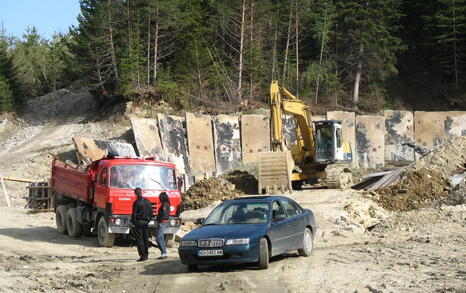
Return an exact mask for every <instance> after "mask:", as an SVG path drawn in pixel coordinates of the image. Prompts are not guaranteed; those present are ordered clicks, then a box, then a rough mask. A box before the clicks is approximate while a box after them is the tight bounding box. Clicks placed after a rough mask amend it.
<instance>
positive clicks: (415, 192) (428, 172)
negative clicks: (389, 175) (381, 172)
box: [374, 136, 466, 212]
mask: <svg viewBox="0 0 466 293" xmlns="http://www.w3.org/2000/svg"><path fill="white" fill-rule="evenodd" d="M465 167H466V137H464V136H463V137H455V138H452V139H450V140H449V141H447V142H445V143H444V144H443V145H441V146H439V147H437V148H436V149H434V150H432V151H431V152H430V153H428V154H427V155H426V156H424V157H422V158H421V159H420V160H419V161H418V162H415V163H414V164H412V165H411V166H409V167H407V168H406V169H405V170H404V171H403V173H402V175H401V180H400V181H398V182H396V183H395V184H394V185H390V186H387V187H383V188H380V189H377V195H376V196H374V200H375V201H376V202H378V203H379V204H380V205H381V206H382V207H384V208H385V209H387V210H390V211H401V212H406V211H411V210H415V209H419V208H425V207H428V206H432V205H437V202H439V199H440V198H443V197H446V196H448V195H449V194H448V191H449V190H451V187H450V183H449V182H448V178H450V176H452V175H453V174H454V173H455V172H457V171H458V170H462V169H464V168H465ZM457 197H458V195H453V197H452V198H451V200H453V201H456V202H457V201H458V200H457V199H460V198H461V196H460V197H459V198H457Z"/></svg>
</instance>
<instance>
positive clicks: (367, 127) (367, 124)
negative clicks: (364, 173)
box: [356, 116, 385, 168]
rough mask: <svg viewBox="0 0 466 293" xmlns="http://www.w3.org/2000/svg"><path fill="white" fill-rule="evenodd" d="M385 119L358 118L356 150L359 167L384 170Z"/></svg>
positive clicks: (375, 117) (373, 117)
mask: <svg viewBox="0 0 466 293" xmlns="http://www.w3.org/2000/svg"><path fill="white" fill-rule="evenodd" d="M384 146H385V119H384V117H382V116H357V117H356V150H357V157H358V163H359V167H361V168H382V167H383V166H384V156H385V148H384Z"/></svg>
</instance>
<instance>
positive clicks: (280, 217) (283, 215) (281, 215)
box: [273, 214, 286, 222]
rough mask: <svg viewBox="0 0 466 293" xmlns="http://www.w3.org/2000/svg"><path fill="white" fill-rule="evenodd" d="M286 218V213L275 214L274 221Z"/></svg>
mask: <svg viewBox="0 0 466 293" xmlns="http://www.w3.org/2000/svg"><path fill="white" fill-rule="evenodd" d="M285 218H286V216H285V214H275V215H274V216H273V221H274V222H280V221H283V220H285Z"/></svg>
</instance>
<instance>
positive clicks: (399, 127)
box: [384, 110, 414, 162]
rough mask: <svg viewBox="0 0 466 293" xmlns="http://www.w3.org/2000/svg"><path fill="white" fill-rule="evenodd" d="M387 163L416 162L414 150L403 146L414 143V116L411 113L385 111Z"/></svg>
mask: <svg viewBox="0 0 466 293" xmlns="http://www.w3.org/2000/svg"><path fill="white" fill-rule="evenodd" d="M384 117H385V161H387V162H388V161H390V162H398V161H414V150H413V149H412V148H410V147H407V146H402V145H401V144H402V143H403V142H414V115H413V113H412V112H410V111H394V110H385V111H384Z"/></svg>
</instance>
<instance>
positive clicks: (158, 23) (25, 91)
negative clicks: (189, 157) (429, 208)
mask: <svg viewBox="0 0 466 293" xmlns="http://www.w3.org/2000/svg"><path fill="white" fill-rule="evenodd" d="M80 4H81V14H80V15H79V16H78V25H76V26H73V27H71V28H70V30H69V32H68V33H67V34H57V35H55V36H54V37H53V38H52V39H51V40H47V39H44V38H43V37H41V35H40V32H38V31H37V30H36V29H35V28H34V27H31V28H29V29H28V30H27V31H26V32H25V33H24V35H23V36H21V37H13V36H9V35H8V28H2V30H1V32H0V111H10V110H12V109H14V108H15V107H21V104H22V103H24V101H25V100H26V99H27V98H30V97H33V96H36V95H41V94H44V93H47V92H50V91H53V90H55V89H58V88H61V87H65V86H68V85H70V84H71V83H72V82H73V81H75V80H81V81H83V82H85V83H86V84H87V85H88V86H89V87H90V89H91V92H92V93H94V94H95V95H96V96H99V95H102V94H104V95H105V96H106V97H113V98H115V97H117V99H122V100H123V99H127V100H130V99H134V98H138V97H141V96H143V97H149V98H154V99H163V100H165V101H167V102H169V103H172V102H176V103H178V104H179V105H193V104H202V103H211V104H212V103H214V104H215V103H217V102H219V101H222V102H223V101H225V102H232V103H240V102H241V101H244V100H249V101H250V102H257V101H262V102H266V101H267V99H268V90H269V85H270V82H271V81H272V80H278V81H279V82H280V83H281V85H283V86H285V87H286V88H288V89H289V90H290V91H291V92H293V93H295V94H296V95H298V96H299V98H300V99H302V100H304V101H305V102H306V103H309V104H311V103H317V104H323V105H340V106H343V107H352V108H354V109H361V110H364V111H376V110H380V109H383V108H406V109H414V110H421V109H422V110H439V109H443V110H444V109H458V110H459V109H460V108H464V107H466V105H464V104H466V94H465V93H466V86H465V83H466V0H427V1H409V0H370V1H368V0H365V1H362V0H345V1H343V0H339V1H338V0H228V1H226V0H81V1H80ZM462 110H465V109H462Z"/></svg>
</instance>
